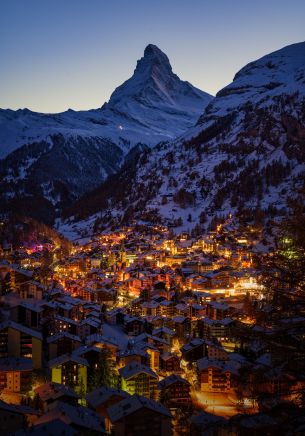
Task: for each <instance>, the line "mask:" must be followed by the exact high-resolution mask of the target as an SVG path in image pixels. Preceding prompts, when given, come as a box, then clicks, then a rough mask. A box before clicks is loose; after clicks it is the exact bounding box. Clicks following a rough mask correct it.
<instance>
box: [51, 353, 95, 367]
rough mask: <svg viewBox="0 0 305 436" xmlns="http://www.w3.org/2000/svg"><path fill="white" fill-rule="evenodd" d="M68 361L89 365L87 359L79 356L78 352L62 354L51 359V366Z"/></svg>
mask: <svg viewBox="0 0 305 436" xmlns="http://www.w3.org/2000/svg"><path fill="white" fill-rule="evenodd" d="M66 362H75V363H78V364H79V365H85V366H89V363H88V361H87V360H86V359H83V358H82V357H79V356H77V355H76V354H74V353H72V354H68V353H67V354H62V355H61V356H58V357H55V359H52V360H49V364H48V366H49V368H54V367H55V366H59V365H62V364H64V363H66Z"/></svg>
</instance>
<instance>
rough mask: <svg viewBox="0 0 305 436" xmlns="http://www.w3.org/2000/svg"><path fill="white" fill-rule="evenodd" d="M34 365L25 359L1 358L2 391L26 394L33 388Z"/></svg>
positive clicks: (0, 386) (0, 381) (0, 384)
mask: <svg viewBox="0 0 305 436" xmlns="http://www.w3.org/2000/svg"><path fill="white" fill-rule="evenodd" d="M32 372H33V364H32V361H31V359H27V358H24V357H2V358H0V391H2V390H4V391H5V392H15V393H24V392H27V391H28V390H29V389H30V387H31V376H32Z"/></svg>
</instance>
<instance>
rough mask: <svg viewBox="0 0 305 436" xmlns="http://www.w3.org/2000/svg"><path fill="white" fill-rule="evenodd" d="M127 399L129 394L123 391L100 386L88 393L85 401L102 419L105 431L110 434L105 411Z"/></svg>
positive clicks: (108, 420) (108, 421) (107, 415)
mask: <svg viewBox="0 0 305 436" xmlns="http://www.w3.org/2000/svg"><path fill="white" fill-rule="evenodd" d="M127 397H129V394H128V393H127V392H125V391H122V390H120V389H113V388H109V387H107V386H102V387H100V388H98V389H95V390H94V391H92V392H89V393H88V394H87V395H86V400H87V403H88V405H89V406H90V407H91V408H92V409H94V410H95V411H96V412H97V413H98V414H99V415H101V416H103V417H104V419H105V428H106V431H107V432H108V433H110V430H111V424H110V419H109V414H108V410H107V409H108V408H109V407H111V406H114V405H115V404H117V403H119V402H120V401H122V400H124V399H125V398H127Z"/></svg>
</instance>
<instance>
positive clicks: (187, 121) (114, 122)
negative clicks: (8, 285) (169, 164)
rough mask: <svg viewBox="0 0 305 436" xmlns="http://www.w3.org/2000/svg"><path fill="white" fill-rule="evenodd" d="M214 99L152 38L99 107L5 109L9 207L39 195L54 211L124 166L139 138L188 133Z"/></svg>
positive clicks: (1, 132) (1, 188)
mask: <svg viewBox="0 0 305 436" xmlns="http://www.w3.org/2000/svg"><path fill="white" fill-rule="evenodd" d="M211 99H212V96H210V95H209V94H206V93H204V92H202V91H200V90H199V89H196V88H194V87H193V86H192V85H190V84H189V83H188V82H183V81H181V80H180V79H179V78H178V76H176V75H175V74H174V73H173V72H172V69H171V66H170V63H169V60H168V58H167V56H166V55H165V54H164V53H163V52H162V51H161V50H160V49H158V48H157V47H156V46H154V45H149V46H147V47H146V49H145V52H144V56H143V58H141V59H140V60H139V61H138V63H137V67H136V69H135V71H134V74H133V76H132V77H131V78H130V79H129V80H127V81H126V82H125V83H123V84H122V85H121V86H119V87H118V88H117V89H116V90H115V91H114V93H113V94H112V96H111V98H110V100H109V102H108V103H107V104H104V105H103V107H102V108H100V109H96V110H89V111H80V112H75V111H73V110H68V111H66V112H63V113H60V114H41V113H35V112H31V111H29V110H28V109H23V110H17V111H12V110H3V109H2V110H0V177H1V181H0V192H1V194H2V197H1V198H2V205H3V208H4V209H5V210H11V209H13V210H15V211H16V212H20V213H21V212H22V213H25V214H28V213H31V210H30V208H29V207H28V201H27V200H26V198H27V197H31V199H32V198H35V200H38V199H39V201H36V204H35V209H37V210H38V216H36V215H35V217H36V218H39V219H41V217H43V216H45V215H46V211H50V209H52V208H53V212H52V213H51V215H53V214H54V210H55V209H57V210H62V209H63V208H64V207H66V206H67V205H68V204H69V203H71V201H73V200H75V199H76V198H77V197H79V196H80V195H82V194H84V193H85V192H87V191H90V190H92V189H94V188H95V187H96V186H98V185H99V184H100V183H101V182H102V181H103V180H104V179H105V178H106V177H107V176H109V175H111V174H114V173H115V172H116V171H118V170H119V168H120V166H121V165H122V163H123V162H124V159H125V157H126V156H127V155H128V156H130V154H131V155H132V154H133V153H134V150H135V147H137V144H139V143H142V144H145V145H146V146H154V145H156V144H157V143H158V142H159V141H162V140H168V139H173V138H175V137H176V136H177V135H180V134H181V133H183V132H184V131H185V130H186V129H188V128H189V127H190V126H191V125H193V124H194V123H195V122H196V121H197V120H198V117H199V115H200V114H201V113H202V110H203V109H204V108H205V107H206V105H207V104H208V103H209V102H210V101H211ZM12 203H14V204H12ZM39 208H41V209H43V210H44V212H43V214H40V211H39Z"/></svg>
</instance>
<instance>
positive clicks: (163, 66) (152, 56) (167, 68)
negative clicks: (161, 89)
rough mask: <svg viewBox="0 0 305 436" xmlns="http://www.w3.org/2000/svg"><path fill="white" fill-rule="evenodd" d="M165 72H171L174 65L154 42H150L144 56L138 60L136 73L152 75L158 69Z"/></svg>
mask: <svg viewBox="0 0 305 436" xmlns="http://www.w3.org/2000/svg"><path fill="white" fill-rule="evenodd" d="M161 70H162V71H163V74H164V73H166V74H171V73H172V67H171V64H170V62H169V59H168V57H167V56H166V54H165V53H163V51H162V50H160V49H159V47H157V46H156V45H154V44H148V46H147V47H146V48H145V50H144V56H143V57H142V58H141V59H139V60H138V62H137V67H136V69H135V74H141V75H143V74H144V75H148V76H151V75H153V73H156V72H157V71H159V72H160V71H161Z"/></svg>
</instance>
